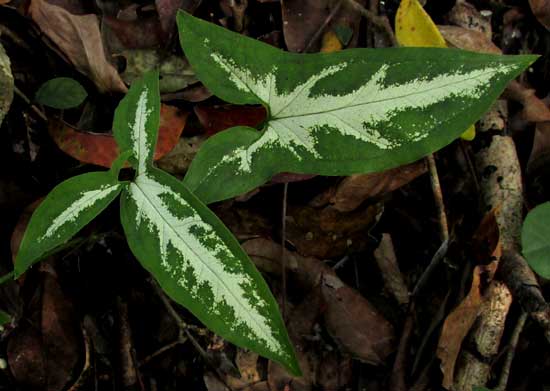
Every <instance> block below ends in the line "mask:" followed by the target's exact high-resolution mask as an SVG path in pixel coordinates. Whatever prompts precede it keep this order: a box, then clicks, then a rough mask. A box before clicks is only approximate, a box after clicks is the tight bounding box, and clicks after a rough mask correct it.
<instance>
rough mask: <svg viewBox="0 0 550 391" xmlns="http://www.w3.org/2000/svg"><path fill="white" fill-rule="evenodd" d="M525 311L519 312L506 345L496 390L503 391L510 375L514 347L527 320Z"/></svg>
mask: <svg viewBox="0 0 550 391" xmlns="http://www.w3.org/2000/svg"><path fill="white" fill-rule="evenodd" d="M527 315H528V314H527V312H523V311H522V313H521V315H520V316H519V319H518V322H517V323H516V327H515V328H514V332H513V333H512V337H511V338H510V344H509V345H508V352H507V353H506V359H505V361H504V364H503V365H502V372H501V373H500V378H499V380H498V385H497V386H496V388H495V390H496V391H505V390H506V384H507V383H508V377H509V376H510V367H511V366H512V361H513V360H514V355H515V353H516V347H517V345H518V341H519V335H520V334H521V331H522V330H523V326H525V321H526V320H527Z"/></svg>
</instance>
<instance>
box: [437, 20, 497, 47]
mask: <svg viewBox="0 0 550 391" xmlns="http://www.w3.org/2000/svg"><path fill="white" fill-rule="evenodd" d="M437 27H438V29H439V31H440V32H441V34H442V35H443V37H444V38H445V41H447V43H448V44H449V46H450V47H454V48H459V49H464V50H471V51H473V52H479V53H490V54H502V50H500V48H499V47H498V46H496V45H495V44H494V43H493V41H491V39H490V38H487V37H486V36H485V35H484V34H483V33H480V32H479V31H475V30H469V29H466V28H464V27H458V26H437Z"/></svg>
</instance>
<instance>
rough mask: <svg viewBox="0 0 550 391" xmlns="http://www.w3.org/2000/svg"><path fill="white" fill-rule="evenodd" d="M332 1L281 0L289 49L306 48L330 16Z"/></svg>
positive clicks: (300, 49) (298, 49) (284, 29)
mask: <svg viewBox="0 0 550 391" xmlns="http://www.w3.org/2000/svg"><path fill="white" fill-rule="evenodd" d="M330 3H331V1H330V0H311V1H304V0H281V10H282V17H283V33H284V37H285V43H286V46H287V48H288V50H289V51H291V52H301V51H303V50H304V49H305V47H306V45H307V44H308V42H309V40H310V39H311V38H312V37H313V35H314V34H315V33H316V32H317V30H319V28H320V26H321V25H322V24H323V22H324V21H325V19H326V17H327V16H328V14H329V6H330ZM314 48H317V49H318V48H319V46H318V45H317V46H316V47H314Z"/></svg>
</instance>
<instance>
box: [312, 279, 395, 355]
mask: <svg viewBox="0 0 550 391" xmlns="http://www.w3.org/2000/svg"><path fill="white" fill-rule="evenodd" d="M321 291H322V293H323V298H324V301H325V304H326V310H325V311H324V313H323V315H324V319H325V325H326V327H327V330H328V332H329V333H330V335H331V336H332V337H333V338H334V340H335V341H336V342H337V343H338V344H339V345H340V346H341V347H342V349H343V350H344V351H345V352H347V353H351V354H352V355H353V356H354V357H355V358H358V359H360V360H362V361H365V362H367V363H369V364H372V365H380V364H382V363H383V362H384V361H385V359H386V358H387V357H388V356H389V354H390V353H392V352H393V350H394V344H395V336H394V333H393V327H392V326H391V324H390V323H389V322H388V321H387V320H386V319H385V318H384V317H383V316H382V315H380V313H379V312H378V311H377V310H376V309H375V308H374V307H373V306H372V304H370V303H369V302H368V301H367V299H365V298H364V297H363V296H361V294H359V292H357V291H356V290H355V289H352V288H350V287H349V286H347V285H346V284H344V283H343V282H342V281H341V280H340V279H339V278H338V277H336V275H335V274H333V273H330V274H329V273H325V274H324V275H323V280H322V283H321Z"/></svg>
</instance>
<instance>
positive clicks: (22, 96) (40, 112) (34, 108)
mask: <svg viewBox="0 0 550 391" xmlns="http://www.w3.org/2000/svg"><path fill="white" fill-rule="evenodd" d="M13 90H14V91H15V93H16V95H17V96H19V97H20V98H21V99H23V100H24V101H25V103H26V104H28V105H29V106H30V107H31V109H32V111H34V112H35V113H36V114H37V115H38V116H39V117H40V119H42V120H44V121H45V122H48V117H46V114H44V112H43V111H42V110H40V109H39V108H38V107H36V106H35V105H33V104H32V102H31V100H30V99H29V98H28V97H27V95H25V94H24V93H23V92H22V91H21V90H20V89H19V88H17V86H13Z"/></svg>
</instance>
